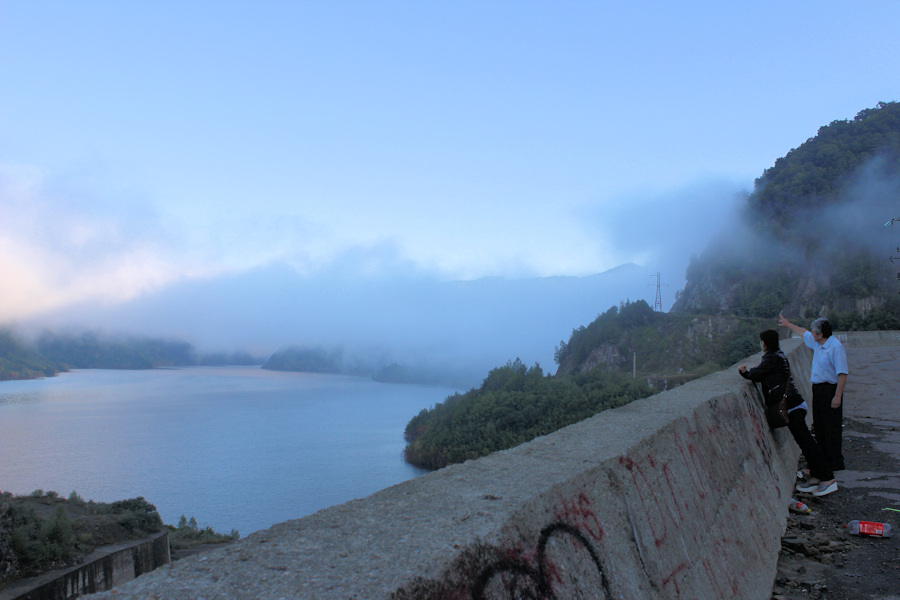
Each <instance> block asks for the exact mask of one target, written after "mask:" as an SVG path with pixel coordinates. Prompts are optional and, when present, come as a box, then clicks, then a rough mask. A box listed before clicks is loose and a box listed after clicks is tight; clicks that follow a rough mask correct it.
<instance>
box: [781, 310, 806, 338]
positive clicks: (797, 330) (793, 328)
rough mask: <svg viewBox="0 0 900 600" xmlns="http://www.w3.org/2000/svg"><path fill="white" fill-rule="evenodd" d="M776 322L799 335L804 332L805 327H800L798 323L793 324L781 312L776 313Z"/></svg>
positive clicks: (801, 335)
mask: <svg viewBox="0 0 900 600" xmlns="http://www.w3.org/2000/svg"><path fill="white" fill-rule="evenodd" d="M778 324H779V325H781V326H782V327H787V328H788V329H790V330H791V331H793V332H794V333H796V334H797V335H799V336H800V337H803V334H804V333H806V329H804V328H803V327H800V326H799V325H794V324H793V323H791V322H790V321H788V320H787V319H785V318H784V315H783V314H781V313H778Z"/></svg>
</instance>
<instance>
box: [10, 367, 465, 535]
mask: <svg viewBox="0 0 900 600" xmlns="http://www.w3.org/2000/svg"><path fill="white" fill-rule="evenodd" d="M454 391H455V390H452V389H449V388H443V387H435V386H417V385H394V384H385V383H377V382H374V381H371V380H368V379H363V378H357V377H344V376H337V375H319V374H309V373H279V372H273V371H265V370H262V369H260V368H257V367H197V368H187V369H171V370H169V369H167V370H153V371H106V370H84V371H73V372H71V373H64V374H62V375H59V376H58V377H53V378H49V379H44V380H34V381H4V382H0V490H2V491H9V492H13V493H15V494H28V493H31V492H32V491H33V490H36V489H43V490H45V491H46V490H54V491H56V492H58V493H59V494H60V495H61V496H68V495H69V493H70V492H72V491H73V490H74V491H77V492H78V494H79V495H81V497H83V498H84V499H86V500H91V499H92V500H97V501H104V502H110V501H114V500H122V499H125V498H133V497H135V496H144V497H145V498H146V499H147V500H148V501H150V502H152V503H153V504H155V505H156V507H157V509H158V510H159V512H160V515H162V518H163V521H165V522H166V523H170V524H176V523H177V522H178V519H179V518H180V516H181V515H182V514H184V515H186V516H188V517H191V516H195V517H196V518H197V521H198V522H199V524H200V526H201V527H205V526H207V525H209V526H212V527H213V528H214V529H216V530H217V531H223V532H228V531H231V529H232V528H235V529H238V530H239V531H240V533H241V535H242V536H243V535H246V534H248V533H251V532H253V531H256V530H258V529H264V528H266V527H269V526H271V525H273V524H275V523H278V522H281V521H285V520H288V519H294V518H299V517H302V516H305V515H308V514H311V513H313V512H315V511H317V510H319V509H322V508H325V507H328V506H332V505H334V504H339V503H341V502H345V501H347V500H352V499H354V498H360V497H363V496H367V495H369V494H371V493H373V492H375V491H378V490H380V489H383V488H385V487H388V486H390V485H393V484H395V483H399V482H401V481H405V480H407V479H410V478H412V477H415V476H416V475H418V474H421V473H422V471H420V470H419V469H416V468H414V467H412V466H410V465H408V464H406V463H405V462H404V461H403V459H402V457H401V451H402V449H403V446H404V441H403V428H404V427H405V426H406V423H407V422H408V421H409V419H410V418H411V417H413V416H414V415H416V414H417V413H418V412H419V411H420V410H421V409H423V408H427V407H430V406H432V405H434V404H435V403H437V402H441V401H443V400H444V398H446V397H447V396H448V395H449V394H451V393H453V392H454Z"/></svg>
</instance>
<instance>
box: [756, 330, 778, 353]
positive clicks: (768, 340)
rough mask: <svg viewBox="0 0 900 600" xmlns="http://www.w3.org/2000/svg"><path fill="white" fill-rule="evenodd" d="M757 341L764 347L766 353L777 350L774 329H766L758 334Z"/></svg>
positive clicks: (776, 336)
mask: <svg viewBox="0 0 900 600" xmlns="http://www.w3.org/2000/svg"><path fill="white" fill-rule="evenodd" d="M759 339H761V340H762V342H763V344H765V345H766V351H767V352H775V351H776V350H778V332H777V331H775V330H774V329H766V330H765V331H763V332H761V333H760V334H759Z"/></svg>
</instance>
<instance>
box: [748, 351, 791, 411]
mask: <svg viewBox="0 0 900 600" xmlns="http://www.w3.org/2000/svg"><path fill="white" fill-rule="evenodd" d="M739 373H740V374H741V376H742V377H744V378H745V379H749V380H750V381H758V382H760V383H762V389H763V397H764V398H765V400H766V404H774V403H775V402H778V401H779V400H780V399H781V395H782V394H784V386H785V385H787V386H789V387H788V399H787V407H788V409H791V408H794V407H795V406H797V405H798V404H800V403H801V402H803V397H802V396H800V393H799V392H798V391H797V388H796V386H794V380H793V379H792V378H791V365H790V363H789V362H788V359H787V356H785V355H784V352H782V351H781V350H775V351H774V352H771V351H767V352H766V353H765V354H763V357H762V360H761V361H760V363H759V364H758V365H756V366H755V367H753V368H752V369H748V370H747V372H742V371H739Z"/></svg>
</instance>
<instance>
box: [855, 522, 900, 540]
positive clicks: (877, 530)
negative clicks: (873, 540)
mask: <svg viewBox="0 0 900 600" xmlns="http://www.w3.org/2000/svg"><path fill="white" fill-rule="evenodd" d="M844 527H846V528H847V530H848V531H849V532H850V533H852V534H853V535H872V536H876V537H891V524H890V523H875V522H873V521H857V520H853V521H850V522H849V523H847V524H846V525H844Z"/></svg>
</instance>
